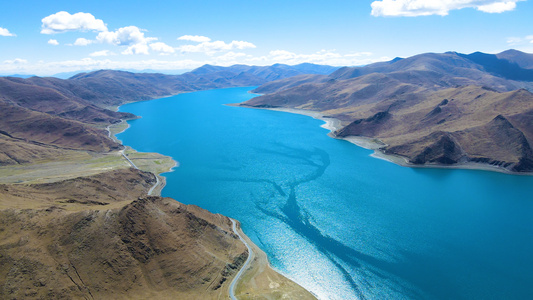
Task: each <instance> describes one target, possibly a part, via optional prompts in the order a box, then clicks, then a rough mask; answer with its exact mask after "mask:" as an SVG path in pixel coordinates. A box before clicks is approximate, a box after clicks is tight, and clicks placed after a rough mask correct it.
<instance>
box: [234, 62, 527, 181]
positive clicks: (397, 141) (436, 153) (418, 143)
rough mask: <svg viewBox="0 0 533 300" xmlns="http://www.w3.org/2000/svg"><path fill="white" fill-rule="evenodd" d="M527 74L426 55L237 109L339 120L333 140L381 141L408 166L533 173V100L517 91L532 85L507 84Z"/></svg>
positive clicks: (272, 86)
mask: <svg viewBox="0 0 533 300" xmlns="http://www.w3.org/2000/svg"><path fill="white" fill-rule="evenodd" d="M528 72H529V70H525V69H521V68H520V67H519V66H518V65H516V64H513V63H510V62H509V61H507V60H504V59H499V58H497V56H494V55H488V54H482V53H473V54H471V55H462V54H457V53H453V52H450V53H444V54H432V53H430V54H422V55H417V56H415V57H411V58H406V59H397V60H394V61H391V62H386V63H378V64H374V65H369V66H367V67H362V68H341V69H339V70H338V71H336V72H334V73H332V74H331V75H329V76H321V77H312V78H309V77H307V79H309V80H306V79H305V78H302V77H299V78H289V79H285V80H281V81H274V82H271V83H269V84H267V85H265V86H264V87H259V88H258V89H256V91H275V92H273V93H271V94H266V95H263V96H260V97H257V98H254V99H251V100H249V101H247V102H245V103H243V104H242V105H245V106H252V107H267V108H268V107H277V108H295V109H306V110H311V111H318V112H320V113H321V114H323V115H325V116H329V117H335V118H338V119H340V120H341V122H342V128H341V129H340V130H338V131H337V132H335V134H336V135H337V136H339V137H348V136H363V137H370V138H378V139H381V140H382V141H383V142H385V143H386V144H387V145H388V146H386V147H384V148H382V151H384V152H385V153H387V154H395V155H401V156H404V157H406V158H407V159H408V161H409V162H410V163H412V164H442V165H450V164H458V163H466V162H481V163H490V164H492V165H496V166H500V167H502V168H505V169H507V170H511V171H516V172H526V171H527V172H531V171H533V164H531V160H532V159H533V156H532V154H531V149H530V147H529V145H532V143H533V95H532V94H531V93H530V92H528V91H527V90H525V89H519V87H521V86H523V87H529V88H531V89H533V81H516V80H509V79H508V78H529V77H528V76H530V75H529V73H528ZM532 74H533V73H532ZM328 78H329V79H328ZM299 83H301V84H299ZM498 116H500V117H499V118H497V117H498ZM502 120H505V121H506V122H503V124H499V123H501V121H502Z"/></svg>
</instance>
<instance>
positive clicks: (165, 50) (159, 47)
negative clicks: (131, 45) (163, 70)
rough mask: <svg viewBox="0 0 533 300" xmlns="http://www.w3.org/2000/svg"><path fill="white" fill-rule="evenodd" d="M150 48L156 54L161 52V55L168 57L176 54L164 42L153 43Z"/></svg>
mask: <svg viewBox="0 0 533 300" xmlns="http://www.w3.org/2000/svg"><path fill="white" fill-rule="evenodd" d="M150 48H152V50H154V51H156V52H159V54H161V55H168V54H172V53H174V52H176V50H174V48H172V47H170V46H169V45H167V44H165V43H162V42H157V43H152V44H150Z"/></svg>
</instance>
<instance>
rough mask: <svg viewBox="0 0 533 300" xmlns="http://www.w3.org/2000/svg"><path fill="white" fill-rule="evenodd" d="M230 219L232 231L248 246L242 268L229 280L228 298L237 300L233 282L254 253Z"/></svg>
mask: <svg viewBox="0 0 533 300" xmlns="http://www.w3.org/2000/svg"><path fill="white" fill-rule="evenodd" d="M230 220H231V223H233V232H234V233H235V234H236V235H237V236H238V237H239V239H240V240H241V242H243V243H244V245H245V246H246V248H248V258H246V261H245V262H244V265H242V268H241V269H240V270H239V272H238V273H237V275H236V276H235V278H233V281H231V284H230V286H229V296H230V298H231V299H232V300H237V297H235V284H236V283H237V282H238V281H239V279H240V277H241V276H242V274H243V273H244V271H245V270H246V268H247V267H248V265H249V264H250V261H251V260H252V256H253V254H254V253H253V251H252V248H251V247H250V245H248V243H247V242H246V241H245V240H244V239H243V238H242V236H241V235H240V234H239V232H238V231H237V223H235V220H233V219H230Z"/></svg>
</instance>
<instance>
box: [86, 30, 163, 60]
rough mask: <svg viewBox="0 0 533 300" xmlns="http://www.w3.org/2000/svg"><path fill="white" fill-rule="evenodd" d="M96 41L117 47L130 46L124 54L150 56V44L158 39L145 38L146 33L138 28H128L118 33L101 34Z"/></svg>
mask: <svg viewBox="0 0 533 300" xmlns="http://www.w3.org/2000/svg"><path fill="white" fill-rule="evenodd" d="M96 40H97V41H99V42H101V43H108V44H112V45H117V46H129V47H128V48H127V49H126V50H124V51H122V54H126V55H130V54H149V51H148V50H149V48H148V43H150V42H152V41H156V40H157V38H154V37H145V36H144V32H142V31H141V29H139V28H138V27H137V26H127V27H122V28H119V29H117V30H116V31H104V32H100V33H99V34H98V36H96Z"/></svg>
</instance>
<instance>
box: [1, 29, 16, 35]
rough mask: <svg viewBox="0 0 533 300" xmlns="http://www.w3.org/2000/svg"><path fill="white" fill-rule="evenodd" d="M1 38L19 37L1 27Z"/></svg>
mask: <svg viewBox="0 0 533 300" xmlns="http://www.w3.org/2000/svg"><path fill="white" fill-rule="evenodd" d="M0 36H17V35H16V34H14V33H11V32H9V30H7V29H6V28H3V27H0Z"/></svg>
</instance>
